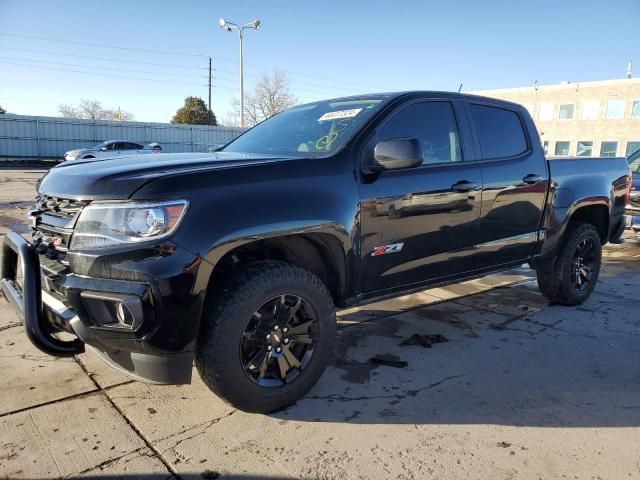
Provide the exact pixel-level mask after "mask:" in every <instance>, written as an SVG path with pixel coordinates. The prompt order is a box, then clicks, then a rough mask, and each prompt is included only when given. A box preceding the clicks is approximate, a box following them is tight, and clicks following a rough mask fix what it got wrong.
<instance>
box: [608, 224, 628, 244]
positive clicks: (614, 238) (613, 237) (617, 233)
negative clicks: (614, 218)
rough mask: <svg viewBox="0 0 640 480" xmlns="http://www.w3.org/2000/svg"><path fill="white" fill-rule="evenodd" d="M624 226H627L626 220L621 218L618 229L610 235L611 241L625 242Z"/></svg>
mask: <svg viewBox="0 0 640 480" xmlns="http://www.w3.org/2000/svg"><path fill="white" fill-rule="evenodd" d="M624 228H625V225H624V220H621V221H620V223H618V226H617V227H616V229H615V230H614V231H613V233H612V234H611V235H610V236H609V241H610V242H611V243H624V240H622V235H623V234H624Z"/></svg>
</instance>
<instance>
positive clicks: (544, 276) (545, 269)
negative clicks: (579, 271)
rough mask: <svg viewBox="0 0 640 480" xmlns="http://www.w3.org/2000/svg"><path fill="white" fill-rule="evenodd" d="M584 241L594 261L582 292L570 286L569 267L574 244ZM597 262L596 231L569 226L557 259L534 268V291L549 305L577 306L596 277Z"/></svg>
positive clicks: (579, 225)
mask: <svg viewBox="0 0 640 480" xmlns="http://www.w3.org/2000/svg"><path fill="white" fill-rule="evenodd" d="M585 239H590V240H591V241H592V242H593V245H594V247H595V249H596V258H595V261H594V265H593V268H592V276H591V279H590V281H589V283H588V285H587V286H586V288H585V289H584V290H582V291H578V290H576V289H575V287H574V285H573V284H572V282H571V275H572V266H573V261H574V254H575V252H576V249H577V248H578V244H579V243H580V242H582V241H583V240H585ZM601 262H602V245H601V243H600V236H599V235H598V231H597V230H596V228H595V227H594V226H593V225H591V224H590V223H573V224H571V225H569V227H568V231H567V233H566V234H565V238H564V240H563V242H562V246H561V247H560V250H559V252H558V255H557V256H556V257H554V258H553V259H550V260H547V261H545V262H543V263H541V264H539V265H538V266H537V267H536V275H537V278H538V288H539V289H540V292H541V293H542V294H543V295H544V296H545V297H546V298H547V299H548V300H549V301H550V302H551V303H553V304H558V305H579V304H581V303H582V302H584V301H585V300H586V299H587V298H589V296H590V295H591V292H593V289H594V288H595V286H596V283H597V281H598V275H599V274H600V265H601Z"/></svg>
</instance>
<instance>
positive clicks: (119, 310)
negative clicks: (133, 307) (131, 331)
mask: <svg viewBox="0 0 640 480" xmlns="http://www.w3.org/2000/svg"><path fill="white" fill-rule="evenodd" d="M116 318H117V319H118V323H119V324H121V325H123V326H125V327H127V328H133V323H134V322H133V315H132V313H131V311H130V310H129V309H128V308H127V306H126V305H125V304H124V303H118V305H117V306H116Z"/></svg>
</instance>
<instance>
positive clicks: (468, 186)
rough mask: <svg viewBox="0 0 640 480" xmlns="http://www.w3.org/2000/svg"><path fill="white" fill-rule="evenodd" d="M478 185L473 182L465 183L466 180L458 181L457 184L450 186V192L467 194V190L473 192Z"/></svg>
mask: <svg viewBox="0 0 640 480" xmlns="http://www.w3.org/2000/svg"><path fill="white" fill-rule="evenodd" d="M477 187H478V184H477V183H475V182H467V181H466V180H460V181H459V182H458V183H454V184H453V185H451V190H453V191H454V192H468V191H469V190H475V189H476V188H477Z"/></svg>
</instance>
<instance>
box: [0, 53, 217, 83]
mask: <svg viewBox="0 0 640 480" xmlns="http://www.w3.org/2000/svg"><path fill="white" fill-rule="evenodd" d="M0 58H2V59H4V60H17V61H19V62H36V63H48V64H50V65H63V66H67V67H80V68H96V69H104V70H116V71H121V72H133V73H146V74H151V75H171V76H180V77H191V78H207V77H206V76H205V75H192V74H189V73H168V72H151V71H149V70H131V69H128V68H117V67H103V66H100V65H79V64H77V63H63V62H50V61H48V60H39V59H35V58H20V57H18V58H16V57H3V56H0Z"/></svg>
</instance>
